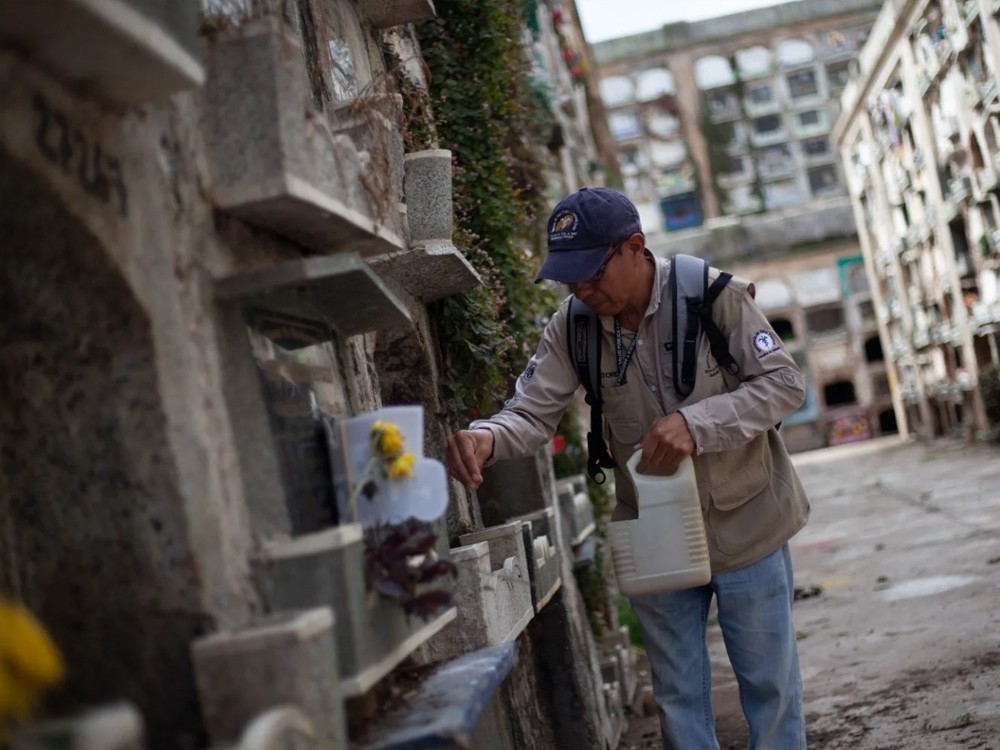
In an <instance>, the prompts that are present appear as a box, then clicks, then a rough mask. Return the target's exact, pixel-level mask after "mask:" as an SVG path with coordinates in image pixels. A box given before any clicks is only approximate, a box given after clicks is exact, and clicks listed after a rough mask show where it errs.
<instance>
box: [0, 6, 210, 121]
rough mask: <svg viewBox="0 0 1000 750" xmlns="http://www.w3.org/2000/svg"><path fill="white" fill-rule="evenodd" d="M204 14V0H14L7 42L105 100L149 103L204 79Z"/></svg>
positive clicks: (7, 9) (2, 16)
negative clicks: (200, 55) (200, 53)
mask: <svg viewBox="0 0 1000 750" xmlns="http://www.w3.org/2000/svg"><path fill="white" fill-rule="evenodd" d="M199 10H200V3H199V2H198V0H100V2H96V1H95V0H31V2H19V1H18V0H13V1H12V2H4V3H3V12H2V13H0V39H3V40H4V41H7V42H8V43H11V44H13V45H14V46H16V47H18V48H20V49H21V50H24V51H26V52H27V53H28V54H29V55H30V56H31V57H32V58H35V59H39V60H42V61H44V62H45V64H46V67H48V68H50V69H52V70H54V71H55V72H56V73H57V74H59V75H60V76H61V77H62V78H63V79H65V80H68V81H70V82H71V83H74V84H77V85H82V86H85V87H86V88H87V89H88V90H90V91H92V92H95V93H97V94H98V95H100V96H102V97H104V98H105V99H109V100H111V101H115V102H118V103H119V104H126V105H132V104H142V103H143V102H147V101H153V100H156V99H162V98H164V97H166V96H168V95H170V94H173V93H175V92H177V91H182V90H184V89H187V88H191V87H194V86H199V85H201V83H202V82H203V81H204V78H205V75H204V71H203V70H202V67H201V65H200V64H199V62H198V60H197V58H196V57H195V54H194V50H195V48H196V43H197V31H198V12H199ZM54 19H58V23H54V22H53V20H54Z"/></svg>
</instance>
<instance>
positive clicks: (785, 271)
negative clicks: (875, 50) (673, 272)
mask: <svg viewBox="0 0 1000 750" xmlns="http://www.w3.org/2000/svg"><path fill="white" fill-rule="evenodd" d="M878 10H879V4H878V3H873V2H871V1H870V0H864V1H863V0H800V1H799V2H791V3H785V4H782V5H776V6H773V7H770V8H764V9H761V10H755V11H750V12H746V13H738V14H734V15H730V16H725V17H722V18H715V19H711V20H708V21H701V22H697V23H678V24H671V25H668V26H664V27H663V28H661V29H658V30H655V31H651V32H648V33H644V34H639V35H634V36H630V37H626V38H622V39H616V40H612V41H608V42H602V43H598V44H595V45H594V57H595V59H596V60H597V62H598V65H599V72H600V77H601V94H602V98H603V100H604V105H605V108H606V109H607V112H608V121H609V126H610V130H611V135H612V137H613V139H614V140H615V143H616V146H617V150H618V155H619V162H620V165H621V170H622V177H623V182H624V188H625V190H626V191H627V192H628V193H629V195H630V196H632V198H633V199H634V200H635V201H636V204H637V206H638V207H639V210H640V214H641V216H642V220H643V227H644V228H645V229H646V233H647V242H648V244H649V247H650V248H651V249H653V250H654V251H655V252H658V253H674V252H688V253H692V254H695V255H700V256H702V257H706V258H708V259H709V260H711V261H712V262H713V263H715V264H717V265H725V267H726V268H727V269H729V270H731V271H733V272H735V273H737V274H739V275H741V276H744V277H746V278H749V279H751V280H753V281H754V282H755V283H756V285H757V299H758V301H759V303H760V304H761V306H762V307H763V308H764V309H765V310H766V312H767V313H768V316H769V317H770V318H771V320H772V322H773V324H774V325H775V328H776V329H777V330H778V332H779V333H780V334H781V335H782V337H783V339H784V341H785V344H786V346H788V347H789V349H790V350H791V351H792V352H793V354H794V356H795V358H796V360H797V361H798V362H799V364H800V366H801V367H802V368H803V371H804V372H805V374H806V376H807V381H808V388H807V399H806V403H805V404H804V405H803V407H802V408H801V409H800V410H799V411H798V412H797V413H796V414H795V415H793V416H792V417H791V418H790V419H789V420H787V421H786V422H785V425H784V426H783V428H782V431H783V433H784V435H785V440H786V442H787V443H788V444H789V446H790V447H792V448H793V449H805V448H814V447H821V446H824V445H828V444H834V443H839V442H843V441H847V440H856V439H861V438H865V437H869V436H873V435H877V434H882V433H888V432H895V431H896V430H897V419H896V414H895V411H894V409H893V404H892V400H891V395H890V386H889V382H888V377H887V374H886V370H885V363H884V357H883V354H882V347H881V345H880V339H879V336H878V328H877V325H876V321H875V313H874V306H873V304H872V301H871V296H870V293H869V291H868V289H867V283H866V278H865V274H864V266H863V263H862V256H861V250H860V247H859V245H858V240H857V234H856V230H855V227H854V217H853V214H852V211H851V206H850V200H849V198H848V197H847V193H846V188H845V183H844V180H843V175H842V173H841V168H840V166H839V163H838V159H837V152H836V149H835V148H834V146H833V142H832V141H831V138H830V131H831V128H832V126H833V123H834V122H835V120H836V118H837V115H838V113H839V105H840V103H839V96H840V94H841V92H842V91H843V89H844V87H845V86H846V85H847V83H848V81H849V78H850V75H849V74H850V69H851V66H852V65H853V64H854V61H855V60H856V58H857V55H858V52H859V50H860V49H861V48H862V46H863V45H864V43H865V40H866V39H867V37H868V33H869V30H870V29H871V26H872V24H873V23H874V21H875V19H876V17H877V14H878Z"/></svg>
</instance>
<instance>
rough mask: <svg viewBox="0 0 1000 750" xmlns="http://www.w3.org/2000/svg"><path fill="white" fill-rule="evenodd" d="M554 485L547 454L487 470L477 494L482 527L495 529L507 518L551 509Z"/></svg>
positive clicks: (493, 466)
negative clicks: (483, 524) (483, 525)
mask: <svg viewBox="0 0 1000 750" xmlns="http://www.w3.org/2000/svg"><path fill="white" fill-rule="evenodd" d="M553 481H554V480H553V478H552V461H551V459H550V458H549V456H548V453H547V452H546V451H545V450H542V451H539V452H538V453H536V454H534V455H531V456H526V457H524V458H514V459H510V460H507V461H498V462H497V463H495V464H493V465H492V466H489V467H487V468H486V469H484V470H483V483H482V484H481V485H480V487H479V489H478V490H477V491H476V498H477V500H478V501H479V509H480V511H481V512H482V514H483V523H485V524H486V525H487V526H496V525H498V524H502V523H505V522H506V521H507V519H508V518H514V517H517V516H523V515H526V514H529V513H534V512H536V511H539V510H543V509H545V508H548V507H552V506H553V505H554V497H553V495H554V490H553Z"/></svg>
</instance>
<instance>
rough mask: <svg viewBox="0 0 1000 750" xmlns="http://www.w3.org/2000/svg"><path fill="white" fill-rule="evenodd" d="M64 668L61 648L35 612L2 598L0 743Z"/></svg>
mask: <svg viewBox="0 0 1000 750" xmlns="http://www.w3.org/2000/svg"><path fill="white" fill-rule="evenodd" d="M63 671H64V668H63V661H62V656H61V655H60V654H59V650H58V649H57V648H56V646H55V644H54V643H53V642H52V639H51V638H50V637H49V635H48V633H47V632H46V631H45V628H44V627H42V625H41V623H40V622H38V620H37V619H36V618H35V617H34V615H32V614H31V612H29V611H28V610H27V609H26V608H25V607H24V606H22V605H20V604H16V603H14V602H9V601H5V600H3V599H0V744H3V735H4V731H5V730H6V729H7V727H8V726H9V725H10V724H12V723H14V722H17V721H23V720H24V719H26V718H28V716H29V715H30V714H31V712H32V711H33V710H34V709H35V707H36V706H37V705H38V701H39V699H40V698H41V696H42V694H43V693H44V692H45V691H46V690H49V689H50V688H52V687H53V686H55V685H56V684H58V683H59V682H60V681H61V680H62V678H63Z"/></svg>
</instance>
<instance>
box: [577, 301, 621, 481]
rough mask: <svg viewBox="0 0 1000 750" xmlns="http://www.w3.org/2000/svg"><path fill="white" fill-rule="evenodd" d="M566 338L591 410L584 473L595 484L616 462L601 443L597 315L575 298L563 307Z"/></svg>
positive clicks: (602, 437) (598, 321) (604, 478)
mask: <svg viewBox="0 0 1000 750" xmlns="http://www.w3.org/2000/svg"><path fill="white" fill-rule="evenodd" d="M566 338H567V344H568V345H569V353H570V358H571V359H572V360H573V366H574V367H575V368H576V374H577V376H578V377H579V379H580V385H582V386H583V390H584V391H586V394H587V395H586V399H585V401H586V403H587V406H589V407H590V432H588V433H587V473H588V474H589V475H590V478H591V479H593V480H594V482H596V483H597V484H604V482H605V480H606V479H607V477H606V475H605V474H604V472H603V471H602V469H613V468H614V467H615V460H614V458H612V456H611V451H610V450H608V445H607V443H606V442H605V441H604V429H603V424H602V417H603V414H602V410H601V405H602V400H601V321H600V319H599V318H598V317H597V313H596V312H594V311H593V310H592V309H591V308H590V307H588V306H587V305H585V304H584V303H583V302H581V301H580V300H578V299H577V298H576V297H575V296H574V297H570V299H569V304H568V306H567V308H566Z"/></svg>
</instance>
